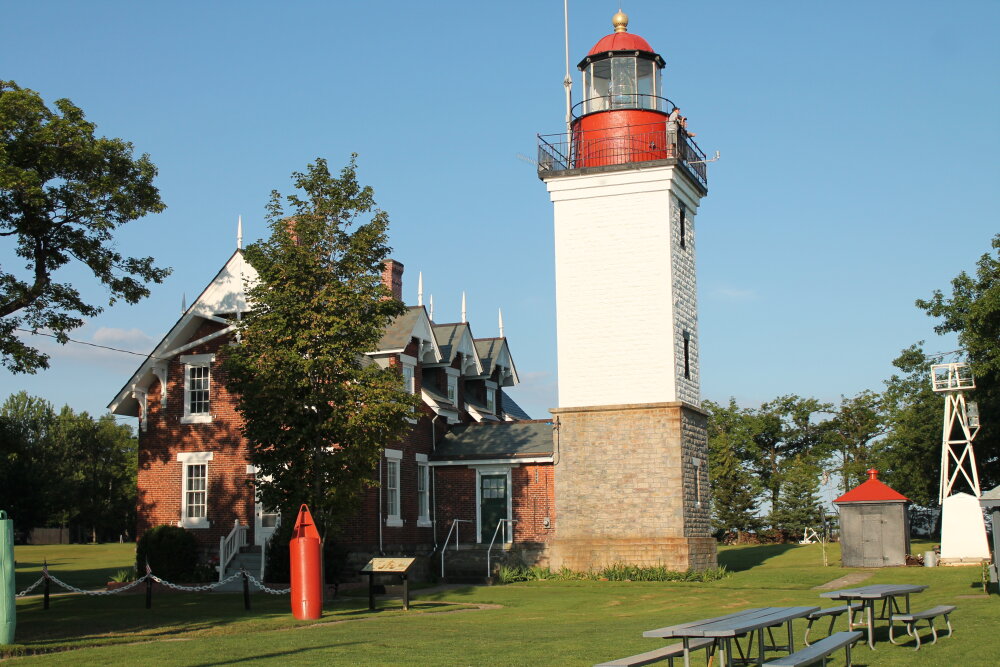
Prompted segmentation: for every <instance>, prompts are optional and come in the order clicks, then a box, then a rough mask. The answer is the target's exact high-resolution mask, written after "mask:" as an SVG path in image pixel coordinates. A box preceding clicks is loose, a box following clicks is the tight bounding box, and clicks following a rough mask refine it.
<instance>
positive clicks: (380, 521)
mask: <svg viewBox="0 0 1000 667" xmlns="http://www.w3.org/2000/svg"><path fill="white" fill-rule="evenodd" d="M378 553H379V555H380V556H381V555H382V554H383V553H384V552H383V550H382V459H379V460H378Z"/></svg>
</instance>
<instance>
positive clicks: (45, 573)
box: [14, 567, 292, 598]
mask: <svg viewBox="0 0 1000 667" xmlns="http://www.w3.org/2000/svg"><path fill="white" fill-rule="evenodd" d="M244 576H245V577H246V579H247V581H248V582H249V583H251V584H253V585H254V586H255V587H256V588H257V589H258V590H260V591H261V592H264V593H267V594H269V595H288V594H289V593H291V592H292V589H291V588H270V587H268V586H267V585H265V584H264V583H262V582H260V581H258V580H257V578H256V577H254V576H253V575H252V574H250V573H249V572H247V571H246V570H240V571H239V572H234V573H233V574H231V575H229V576H228V577H226V578H225V579H223V580H222V581H215V582H212V583H211V584H203V585H199V586H182V585H181V584H175V583H172V582H169V581H167V580H166V579H161V578H160V577H158V576H156V575H155V574H153V573H152V572H150V571H149V570H148V569H147V571H146V574H145V575H143V576H142V577H139V578H138V579H136V580H135V581H132V582H129V583H128V584H125V585H124V586H121V587H119V588H114V589H112V590H103V591H101V590H86V589H83V588H77V587H76V586H73V585H72V584H67V583H66V582H65V581H63V580H62V579H59V578H58V577H56V576H55V575H53V574H52V573H51V572H49V570H48V568H47V567H46V568H42V576H40V577H39V578H38V580H37V581H35V582H34V583H33V584H31V585H30V586H28V587H27V588H25V589H24V590H23V591H21V592H20V593H17V594H15V596H14V597H17V598H23V597H25V596H27V595H28V594H29V593H31V592H32V591H33V590H35V589H36V588H38V587H39V586H41V585H42V584H43V583H44V582H45V581H51V582H52V583H54V584H56V585H57V586H60V587H62V588H64V589H66V590H68V591H70V592H72V593H79V594H81V595H95V596H100V595H117V594H118V593H125V592H127V591H130V590H132V589H133V588H135V587H136V586H138V585H139V584H142V583H144V582H146V581H147V580H151V581H154V582H156V583H158V584H160V585H161V586H165V587H166V588H170V589H173V590H175V591H180V592H182V593H205V592H208V591H214V590H215V589H217V588H219V587H221V586H225V585H226V584H228V583H230V582H231V581H235V580H236V579H239V578H241V577H244ZM47 593H48V590H47V589H46V594H47Z"/></svg>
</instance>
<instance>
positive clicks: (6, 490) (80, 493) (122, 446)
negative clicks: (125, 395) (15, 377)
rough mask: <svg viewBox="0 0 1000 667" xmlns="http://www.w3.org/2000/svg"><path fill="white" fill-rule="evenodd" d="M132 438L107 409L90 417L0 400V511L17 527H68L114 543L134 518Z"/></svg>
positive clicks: (37, 402)
mask: <svg viewBox="0 0 1000 667" xmlns="http://www.w3.org/2000/svg"><path fill="white" fill-rule="evenodd" d="M136 451H137V448H136V438H135V436H134V434H133V433H132V429H131V428H129V427H128V426H127V425H125V424H117V423H116V422H115V419H114V417H113V416H111V415H110V414H108V415H104V416H102V417H100V418H99V419H96V420H95V419H94V418H92V417H91V416H90V415H88V414H87V413H86V412H82V413H76V412H74V411H73V410H72V409H71V408H69V407H68V406H64V407H63V408H62V409H61V410H60V411H58V412H56V411H55V409H54V408H53V406H52V404H51V403H49V402H48V401H46V400H44V399H41V398H37V397H35V396H29V395H28V394H27V393H26V392H23V391H22V392H18V393H16V394H12V395H11V396H9V397H8V398H7V400H6V401H4V403H3V404H2V405H0V509H5V510H7V511H8V512H9V513H10V515H11V517H12V518H13V520H14V525H15V526H16V527H17V529H18V530H19V531H28V530H30V529H32V528H41V527H46V526H51V527H55V526H61V527H65V528H69V529H70V531H71V533H72V534H73V536H74V538H75V539H90V540H91V541H99V540H109V539H110V540H115V539H117V538H118V536H119V535H121V534H123V533H126V532H131V531H132V527H133V525H134V523H135V478H136Z"/></svg>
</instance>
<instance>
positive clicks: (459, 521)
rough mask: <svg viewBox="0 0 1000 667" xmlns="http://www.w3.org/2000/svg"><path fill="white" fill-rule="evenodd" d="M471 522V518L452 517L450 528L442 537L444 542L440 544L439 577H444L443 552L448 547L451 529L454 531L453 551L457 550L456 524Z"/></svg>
mask: <svg viewBox="0 0 1000 667" xmlns="http://www.w3.org/2000/svg"><path fill="white" fill-rule="evenodd" d="M463 521H464V522H466V523H472V520H471V519H452V520H451V528H449V529H448V534H447V535H446V536H445V538H444V543H443V544H442V545H441V578H442V579H444V552H445V551H446V550H447V549H448V540H449V539H451V533H452V531H454V532H455V551H458V524H459V523H461V522H463Z"/></svg>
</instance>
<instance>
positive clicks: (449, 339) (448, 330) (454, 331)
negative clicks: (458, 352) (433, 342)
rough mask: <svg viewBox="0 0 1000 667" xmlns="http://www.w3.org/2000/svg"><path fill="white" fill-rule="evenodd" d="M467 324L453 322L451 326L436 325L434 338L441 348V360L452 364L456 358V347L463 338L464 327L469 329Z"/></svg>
mask: <svg viewBox="0 0 1000 667" xmlns="http://www.w3.org/2000/svg"><path fill="white" fill-rule="evenodd" d="M468 326H469V324H468V323H467V322H453V323H451V324H435V325H434V338H436V339H437V342H438V347H439V348H441V358H442V359H443V360H444V361H445V362H446V363H451V361H452V359H454V358H455V352H454V349H455V346H456V345H458V342H459V340H460V339H461V338H462V327H468Z"/></svg>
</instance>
